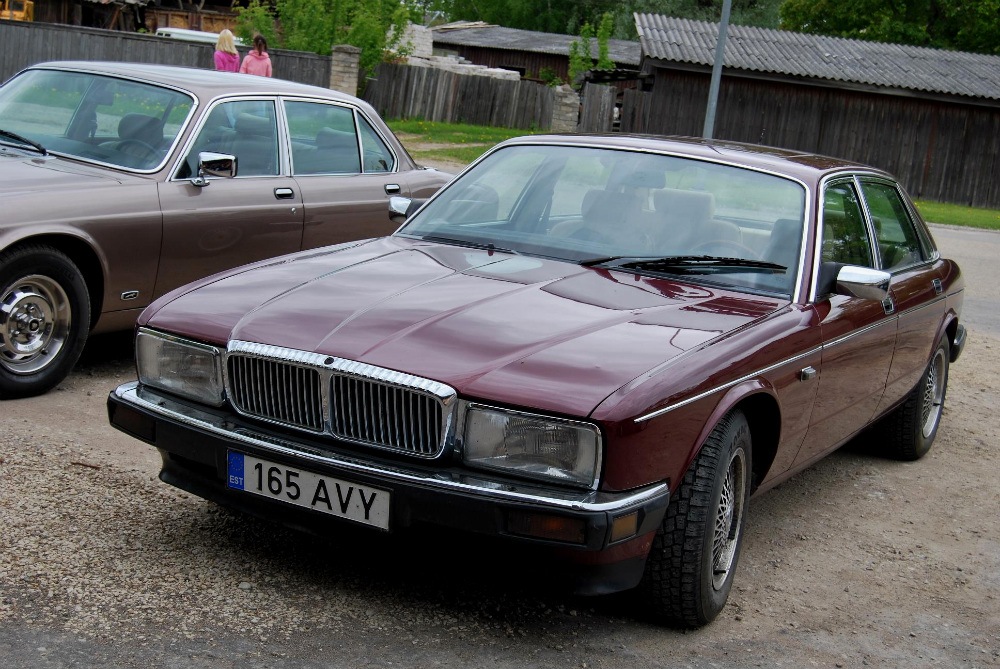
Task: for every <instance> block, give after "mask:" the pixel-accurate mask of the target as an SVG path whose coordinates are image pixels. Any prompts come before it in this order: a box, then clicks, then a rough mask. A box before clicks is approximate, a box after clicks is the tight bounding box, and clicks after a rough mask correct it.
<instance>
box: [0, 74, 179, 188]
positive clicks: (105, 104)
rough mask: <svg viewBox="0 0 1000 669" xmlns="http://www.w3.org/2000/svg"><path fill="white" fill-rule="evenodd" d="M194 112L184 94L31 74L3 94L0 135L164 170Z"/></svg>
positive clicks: (107, 80)
mask: <svg viewBox="0 0 1000 669" xmlns="http://www.w3.org/2000/svg"><path fill="white" fill-rule="evenodd" d="M193 108H194V100H193V98H192V97H191V96H190V95H187V94H185V93H181V92H179V91H175V90H171V89H169V88H163V87H160V86H155V85H152V84H148V83H143V82H137V81H130V80H126V79H117V78H114V77H109V76H102V75H97V74H92V73H88V72H70V71H59V70H44V69H39V70H28V71H26V72H23V73H22V74H20V75H18V76H17V77H15V78H14V79H12V80H10V81H9V82H7V83H6V84H4V85H3V87H0V129H2V130H4V131H6V132H8V133H14V134H16V135H19V136H21V137H23V138H25V139H27V140H30V141H31V142H34V143H35V144H38V145H40V146H43V147H44V148H45V149H46V150H48V151H51V152H52V153H55V154H59V155H63V156H68V157H72V158H79V159H81V160H86V161H89V162H96V163H103V164H107V165H111V166H114V167H119V168H125V169H130V170H135V171H145V172H148V171H153V170H155V169H158V168H159V167H160V166H161V165H162V164H163V162H164V161H165V160H166V158H167V152H168V151H169V149H170V147H171V146H172V145H173V143H174V140H175V139H176V137H177V134H178V133H179V132H180V130H181V128H182V127H183V126H184V123H185V122H186V121H187V118H188V116H189V115H190V113H191V110H192V109H193Z"/></svg>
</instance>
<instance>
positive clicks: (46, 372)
mask: <svg viewBox="0 0 1000 669" xmlns="http://www.w3.org/2000/svg"><path fill="white" fill-rule="evenodd" d="M89 331H90V297H89V295H88V293H87V285H86V283H85V282H84V280H83V276H82V275H81V274H80V270H79V269H77V267H76V265H74V264H73V262H72V261H71V260H70V259H69V258H68V257H67V256H66V255H65V254H64V253H62V252H60V251H57V250H56V249H53V248H50V247H47V246H25V247H21V248H16V249H13V250H9V251H5V252H3V253H0V399H13V398H17V397H29V396H31V395H38V394H41V393H44V392H45V391H47V390H49V389H50V388H52V387H53V386H55V385H56V384H57V383H59V382H60V381H62V380H63V379H64V378H66V375H67V374H69V372H70V370H71V369H72V368H73V365H74V364H75V363H76V361H77V359H78V358H79V357H80V353H81V352H83V346H84V344H85V343H86V342H87V335H88V333H89Z"/></svg>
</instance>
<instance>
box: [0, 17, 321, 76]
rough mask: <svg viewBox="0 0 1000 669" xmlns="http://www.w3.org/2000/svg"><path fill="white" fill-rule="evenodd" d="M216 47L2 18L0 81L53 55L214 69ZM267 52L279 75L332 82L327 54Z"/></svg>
mask: <svg viewBox="0 0 1000 669" xmlns="http://www.w3.org/2000/svg"><path fill="white" fill-rule="evenodd" d="M214 51H215V47H214V46H213V45H211V44H198V43H195V42H184V41H181V40H177V39H172V38H167V37H156V36H155V35H144V34H141V33H126V32H119V31H115V30H101V29H99V28H83V27H80V26H69V25H62V24H57V23H24V22H20V21H2V20H0V81H6V80H7V79H9V78H10V77H11V76H13V75H14V74H17V73H18V72H20V71H21V70H23V69H24V68H26V67H28V66H30V65H34V64H35V63H41V62H44V61H49V60H110V61H117V62H128V63H157V64H160V65H181V66H186V67H204V68H211V67H213V66H214V65H213V61H212V54H213V53H214ZM241 53H245V51H243V52H241ZM269 53H270V56H271V60H272V62H273V67H274V76H275V77H279V78H281V79H289V80H291V81H298V82H300V83H303V84H311V85H313V86H322V87H324V88H327V87H328V86H329V85H330V58H329V57H328V56H317V55H316V54H312V53H302V52H299V51H281V50H269Z"/></svg>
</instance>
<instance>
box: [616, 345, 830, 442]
mask: <svg viewBox="0 0 1000 669" xmlns="http://www.w3.org/2000/svg"><path fill="white" fill-rule="evenodd" d="M822 350H823V347H822V346H817V347H815V348H812V349H809V350H808V351H806V352H805V353H799V354H798V355H796V356H793V357H791V358H786V359H784V360H782V361H781V362H776V363H774V364H773V365H768V366H767V367H764V368H763V369H758V370H757V371H755V372H751V373H749V374H746V375H745V376H741V377H740V378H738V379H734V380H732V381H730V382H728V383H724V384H722V385H719V386H716V387H714V388H711V389H709V390H706V391H704V392H700V393H698V394H697V395H695V396H693V397H689V398H687V399H686V400H683V401H681V402H677V403H676V404H671V405H670V406H665V407H663V408H662V409H657V410H656V411H651V412H650V413H647V414H643V415H642V416H639V417H638V418H635V419H634V420H633V421H632V422H634V423H642V422H645V421H647V420H650V419H652V418H656V417H658V416H662V415H663V414H665V413H669V412H671V411H673V410H674V409H680V408H681V407H685V406H687V405H688V404H691V403H692V402H697V401H698V400H702V399H705V398H706V397H708V396H709V395H713V394H715V393H717V392H719V391H722V390H729V389H730V388H732V387H733V386H738V385H739V384H741V383H743V382H745V381H750V380H751V379H755V378H757V377H758V376H760V375H762V374H767V373H768V372H773V371H774V370H776V369H779V368H781V367H784V366H785V365H790V364H792V363H794V362H797V361H799V360H802V359H803V358H807V357H809V356H810V355H815V354H817V353H819V352H821V351H822Z"/></svg>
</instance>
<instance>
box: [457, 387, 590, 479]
mask: <svg viewBox="0 0 1000 669" xmlns="http://www.w3.org/2000/svg"><path fill="white" fill-rule="evenodd" d="M464 443H465V447H464V449H463V452H462V458H463V459H464V461H465V463H466V464H468V465H470V466H473V467H482V468H485V469H496V470H501V471H506V472H508V473H511V474H515V475H518V476H525V477H528V478H534V479H544V480H547V481H551V482H557V483H565V484H569V485H578V486H584V487H588V488H593V487H595V485H596V484H597V475H598V472H599V469H600V465H601V435H600V432H599V431H598V429H597V427H596V426H595V425H591V424H590V423H583V422H579V421H569V420H563V419H560V418H550V417H547V416H539V415H535V414H528V413H522V412H519V411H505V410H503V409H495V408H490V407H483V406H477V405H470V406H469V408H468V411H467V412H466V415H465V440H464Z"/></svg>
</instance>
